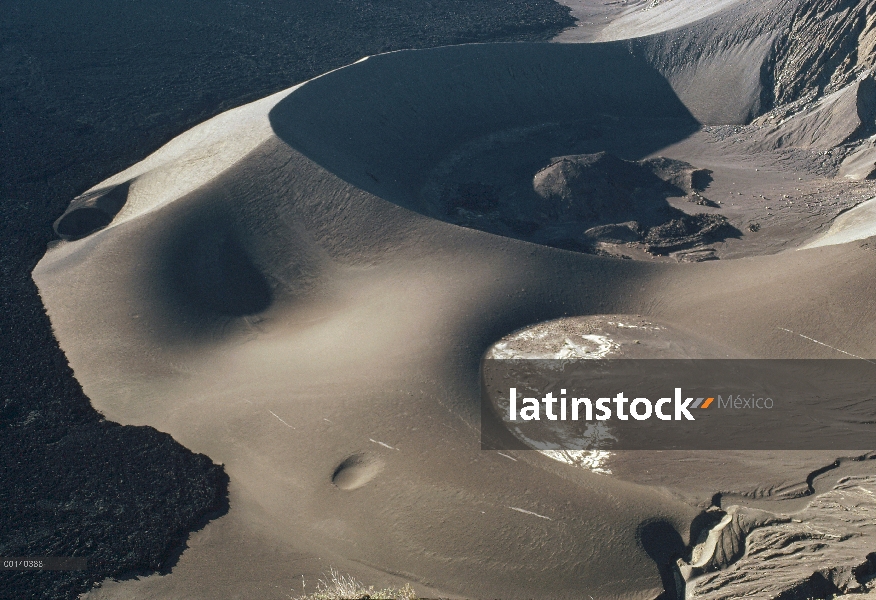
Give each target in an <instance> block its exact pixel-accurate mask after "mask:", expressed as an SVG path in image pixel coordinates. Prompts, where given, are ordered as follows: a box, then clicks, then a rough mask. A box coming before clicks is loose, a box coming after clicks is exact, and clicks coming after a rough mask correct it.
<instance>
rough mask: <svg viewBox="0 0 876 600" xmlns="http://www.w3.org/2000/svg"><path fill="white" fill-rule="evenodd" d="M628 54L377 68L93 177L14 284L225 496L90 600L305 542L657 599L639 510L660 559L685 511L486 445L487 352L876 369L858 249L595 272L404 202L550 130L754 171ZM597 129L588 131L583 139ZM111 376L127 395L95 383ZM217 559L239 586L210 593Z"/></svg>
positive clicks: (82, 359) (568, 589) (458, 55)
mask: <svg viewBox="0 0 876 600" xmlns="http://www.w3.org/2000/svg"><path fill="white" fill-rule="evenodd" d="M629 49H630V46H629V44H628V43H626V42H619V43H611V44H599V45H577V46H567V45H559V44H544V45H537V44H536V45H527V44H519V45H518V44H513V45H473V46H463V47H451V48H441V49H435V50H430V51H418V52H398V53H392V54H387V55H381V56H376V57H372V58H369V59H367V60H364V61H361V62H359V63H356V64H355V65H352V66H350V67H347V68H344V69H341V70H338V71H334V72H332V73H329V74H327V75H325V76H322V77H320V78H317V79H315V80H312V81H310V82H308V83H306V84H305V85H303V86H300V87H297V88H294V89H292V90H289V91H287V92H283V93H280V94H278V95H276V96H274V97H270V98H267V99H265V100H263V101H260V102H258V103H254V104H252V105H249V106H246V107H243V108H241V109H238V110H236V111H233V112H230V113H226V114H225V115H222V116H221V117H219V118H217V119H216V120H214V121H212V122H208V123H206V124H204V125H202V126H200V127H199V128H196V129H195V130H193V131H191V132H189V133H188V134H186V135H184V136H181V137H180V138H178V139H177V140H175V141H174V142H173V143H171V144H169V145H168V146H167V147H166V148H164V149H163V150H162V151H160V152H158V153H156V154H155V155H153V156H152V157H150V158H149V159H147V160H146V161H144V162H143V163H141V164H139V165H136V166H135V167H132V169H130V170H128V171H125V172H123V173H120V174H119V175H117V176H115V177H113V178H111V179H110V180H107V181H106V182H104V183H103V184H101V185H100V186H98V188H97V190H95V191H96V192H97V191H100V190H103V192H109V191H110V190H111V189H114V188H115V187H116V186H120V185H128V188H127V196H126V202H125V204H124V206H123V207H121V209H120V211H119V212H118V213H117V215H116V216H115V217H114V219H113V220H112V222H111V223H110V225H109V226H108V227H106V228H104V229H101V230H99V231H97V232H95V233H92V234H90V235H87V236H85V237H83V238H82V239H79V240H77V241H69V242H63V243H60V244H58V245H56V246H55V247H54V248H52V249H51V250H50V251H49V253H48V254H47V256H46V257H45V258H44V260H43V261H41V263H40V265H39V266H38V267H37V269H36V270H35V271H34V278H35V280H36V281H37V284H38V285H39V287H40V291H41V294H42V297H43V299H44V301H45V303H46V305H47V306H48V309H49V312H50V315H51V318H52V320H53V324H54V325H55V327H56V329H57V331H58V336H59V338H60V340H61V344H62V347H63V348H64V350H65V352H66V353H67V355H68V357H69V358H70V360H71V364H73V366H74V368H75V370H76V374H77V377H78V378H79V379H80V381H82V382H83V385H84V386H85V390H86V392H87V393H88V394H89V396H90V397H91V398H92V400H93V402H94V403H95V405H96V406H98V407H99V408H100V409H101V410H103V411H105V412H106V413H107V414H108V415H109V416H111V417H113V418H116V419H118V420H120V421H122V422H126V423H151V424H153V425H154V426H156V427H158V428H159V429H162V430H164V431H168V432H170V433H172V434H173V435H174V436H175V437H176V438H177V439H179V440H180V441H181V442H183V443H184V444H186V445H187V446H189V447H191V448H193V449H196V450H198V451H202V452H205V453H206V454H207V455H208V456H211V457H212V458H214V460H221V461H222V462H223V463H224V464H225V465H226V468H227V469H228V472H229V475H230V477H231V505H232V507H233V508H232V510H231V511H230V512H229V515H228V516H227V517H226V518H225V519H223V520H221V523H220V522H217V523H216V524H215V527H214V528H213V529H212V530H211V531H212V532H214V534H213V536H212V537H211V536H210V535H208V534H207V533H206V532H205V535H204V536H202V537H199V538H198V539H196V540H195V541H193V550H192V551H190V552H189V553H187V554H186V555H184V557H183V560H182V561H181V564H180V568H179V569H178V570H177V572H175V573H172V574H171V575H170V576H168V577H167V578H161V579H149V580H145V581H142V582H138V583H131V584H127V585H128V586H130V587H126V586H117V587H115V588H114V589H113V593H115V594H116V595H117V596H118V595H119V594H122V595H124V594H128V595H135V594H141V595H143V594H149V595H152V596H155V597H174V596H180V595H185V596H187V597H217V596H222V595H225V596H233V595H234V594H238V595H239V594H244V595H246V594H249V595H254V594H259V595H261V596H266V595H267V594H269V593H276V589H275V588H274V586H281V585H291V584H290V583H289V582H291V581H294V580H297V579H298V578H299V577H300V576H301V575H302V574H303V575H304V576H305V579H306V580H309V581H311V582H313V580H314V579H315V578H316V577H317V576H318V575H319V574H320V573H321V572H322V571H324V570H325V568H326V564H325V562H321V561H320V560H319V558H320V557H322V559H323V561H330V562H331V564H332V565H333V566H336V567H339V568H341V569H343V570H345V571H349V572H351V573H354V574H356V575H358V576H359V577H360V578H362V579H363V580H367V581H372V582H375V583H378V584H379V583H382V582H386V583H389V584H391V583H396V582H399V581H401V580H405V579H410V580H413V581H414V582H415V583H417V584H418V585H420V586H422V589H425V590H427V591H428V590H436V591H437V592H438V593H449V594H455V595H475V596H487V595H489V596H497V597H506V598H514V597H553V598H556V597H564V596H568V597H572V596H577V595H580V594H581V590H587V591H588V592H589V593H591V595H594V597H597V596H598V597H621V596H624V597H631V596H632V597H636V596H638V597H655V596H657V595H658V594H659V593H661V592H663V591H668V592H670V593H672V592H677V591H678V590H677V589H664V588H667V586H671V585H672V584H671V582H667V581H666V580H665V578H664V577H662V576H661V575H662V574H665V571H664V573H661V571H662V570H663V568H664V567H665V564H656V563H655V558H654V556H657V557H658V558H659V561H665V560H667V559H668V558H669V556H666V555H664V554H661V553H657V554H656V555H655V554H654V552H649V551H648V549H645V548H643V547H642V546H641V545H640V543H639V541H638V539H639V537H640V532H641V531H642V528H643V527H644V526H645V525H646V524H648V523H655V522H657V523H660V524H661V525H660V526H659V527H658V529H659V530H660V531H663V532H665V533H666V534H667V535H668V536H669V538H671V539H672V540H673V543H674V544H675V545H676V546H678V547H683V546H684V545H685V544H686V543H687V542H689V541H690V540H689V531H690V527H691V524H692V523H693V521H694V519H695V518H696V516H697V515H698V514H699V512H700V509H699V508H697V507H696V506H695V505H696V502H690V501H689V502H685V501H683V500H682V499H680V498H679V497H678V496H677V495H676V496H669V495H666V493H665V492H663V491H660V490H659V489H658V488H656V487H648V486H640V485H636V484H634V483H629V482H628V481H624V480H621V479H613V478H606V477H603V476H601V475H597V474H593V473H587V472H582V471H581V470H578V469H575V468H573V467H572V466H570V465H562V464H557V463H555V462H553V461H551V460H550V459H548V458H546V457H542V456H527V457H521V458H520V459H519V460H517V461H512V460H509V459H507V458H505V457H501V456H492V455H491V456H484V455H483V454H481V453H480V452H479V451H478V450H477V433H476V431H477V420H476V415H477V399H478V382H477V365H478V361H479V359H480V357H481V356H482V355H483V353H484V351H485V350H486V349H487V347H488V346H489V345H490V344H491V343H493V342H494V341H496V340H498V339H500V338H501V337H503V336H504V335H505V334H507V333H508V332H510V331H513V330H514V329H517V328H519V327H523V326H525V325H529V324H532V323H535V322H539V321H544V320H547V319H552V318H557V317H562V316H565V315H575V314H611V313H621V314H624V313H625V314H630V313H632V314H642V315H646V316H653V317H655V318H660V319H662V320H663V321H665V322H666V323H669V324H674V326H676V327H679V328H680V329H682V330H684V331H687V332H689V333H690V334H691V335H693V336H695V337H698V338H713V339H720V340H721V342H722V344H724V345H726V346H727V347H728V348H730V349H731V350H733V351H735V352H739V353H741V354H743V355H745V356H751V357H824V358H832V357H835V353H836V350H834V349H833V348H842V350H843V351H846V352H849V353H852V354H856V355H858V356H872V355H873V353H874V349H873V346H872V340H873V339H874V337H873V334H874V333H876V332H874V330H873V327H874V326H873V323H874V319H873V317H874V314H873V313H874V307H873V305H872V302H870V301H869V297H870V295H871V294H872V281H871V278H870V277H869V273H870V272H871V271H872V268H873V266H874V262H876V255H874V254H873V253H872V251H871V250H869V249H868V247H866V245H864V244H861V243H853V244H846V245H828V246H823V247H819V248H813V249H810V250H804V251H800V252H784V253H779V254H775V255H771V256H749V257H748V258H744V259H739V260H721V261H713V262H711V263H701V264H669V263H658V262H656V261H649V262H643V261H618V260H612V259H606V258H600V257H594V256H589V255H586V254H579V253H570V252H565V251H561V250H556V249H552V248H548V247H544V246H538V245H533V244H529V243H525V242H522V241H519V240H514V239H508V238H503V237H498V236H494V235H490V234H487V233H484V232H480V231H476V230H473V229H465V228H459V227H456V226H454V225H451V224H448V223H445V222H442V221H441V220H440V219H438V218H435V217H436V216H438V214H437V213H438V211H439V207H435V206H432V205H430V204H429V202H428V196H427V195H423V194H422V193H421V191H422V189H423V187H424V186H425V185H426V184H427V183H428V182H429V180H430V178H431V177H433V176H434V174H435V173H436V172H438V171H440V168H441V166H442V164H444V161H445V159H447V158H448V155H449V154H452V153H454V152H455V151H457V150H458V149H459V148H461V147H465V148H471V147H473V146H472V144H473V145H474V146H477V145H478V140H484V139H486V140H487V142H489V140H490V139H492V138H491V137H490V136H491V135H494V134H503V133H504V134H508V135H507V136H506V138H509V139H516V138H515V136H516V133H515V132H520V131H521V130H524V131H530V130H532V128H535V129H536V130H537V131H538V128H539V126H540V125H543V124H545V123H549V124H556V125H558V130H560V131H568V132H572V134H573V135H572V136H571V138H572V139H571V143H572V144H573V145H574V144H575V143H577V139H579V137H580V138H583V139H586V140H587V141H588V143H592V144H596V145H597V146H601V147H599V148H597V150H615V151H616V152H618V153H621V154H623V155H624V157H625V158H627V159H637V158H644V157H646V156H648V155H651V154H655V153H657V152H661V153H667V154H669V153H676V154H685V153H688V156H686V157H685V156H678V157H677V158H678V159H679V160H685V158H687V159H689V161H693V158H692V157H691V154H692V153H697V154H696V156H698V157H699V158H700V160H702V159H703V158H705V159H708V160H711V161H713V162H715V163H716V164H714V165H713V166H714V167H715V168H714V170H713V175H714V177H715V179H714V182H713V183H712V186H714V187H716V188H719V189H720V186H723V185H726V184H728V183H729V181H728V180H727V179H725V178H726V177H729V176H730V174H732V173H738V172H744V173H747V181H748V182H749V183H751V182H753V181H756V180H757V179H758V178H759V175H754V173H757V172H759V171H757V169H758V167H757V166H756V165H755V164H754V163H751V162H749V163H746V162H736V161H730V162H729V163H728V164H724V165H723V166H722V165H719V164H717V163H718V162H719V158H720V152H719V151H718V150H723V149H724V147H723V146H721V145H720V144H717V145H715V146H713V148H717V149H718V150H716V151H714V152H712V155H711V156H709V155H708V153H704V152H703V148H704V147H706V146H708V144H706V143H705V142H703V139H702V138H703V134H702V133H701V132H699V130H700V123H699V122H698V121H697V120H696V119H695V118H694V116H693V114H692V111H691V110H689V108H688V106H689V105H696V104H697V102H698V99H699V97H698V96H697V94H696V93H694V91H692V88H688V89H686V90H685V89H681V90H678V89H674V88H673V86H672V85H671V82H670V81H669V80H668V78H666V77H664V76H663V75H661V73H660V72H659V71H658V70H657V69H655V68H654V66H653V63H652V62H649V60H648V59H647V57H646V56H645V55H644V54H642V53H636V52H633V53H631V52H630V51H629ZM724 83H725V82H722V81H719V80H715V81H714V84H715V85H716V86H721V85H724ZM748 101H749V99H748V98H747V97H745V98H742V99H738V100H733V99H732V98H728V99H727V101H726V104H725V105H723V106H722V107H719V108H720V109H721V110H724V111H725V112H726V114H737V113H739V112H740V111H741V110H742V109H743V108H745V109H746V110H748V109H747V108H746V107H750V105H749V104H747V102H748ZM643 107H644V108H646V110H643ZM740 107H741V108H740ZM593 126H599V127H606V128H607V132H608V133H609V134H610V135H602V136H600V137H595V138H594V137H593V136H590V137H588V136H586V135H582V136H577V135H576V134H577V133H579V132H582V129H583V131H584V132H585V133H586V131H588V128H590V127H593ZM509 132H510V133H509ZM549 133H550V132H549ZM500 137H502V136H501V135H500ZM506 138H502V139H506ZM543 141H544V148H543V150H539V152H544V153H545V154H544V156H545V157H550V156H552V155H557V154H560V155H562V154H567V152H562V153H560V152H555V150H556V149H557V147H556V145H557V144H559V145H563V146H564V148H565V147H567V146H565V144H566V141H568V139H567V138H566V139H564V138H563V137H562V136H561V137H559V138H553V137H552V134H551V135H547V137H546V139H545V140H543ZM552 144H553V146H552ZM686 144H687V145H686ZM487 145H489V144H487ZM512 146H513V144H512ZM527 148H528V149H531V148H533V146H527ZM552 151H553V152H552ZM545 164H548V163H545ZM542 166H544V165H542ZM752 171H754V172H752ZM792 175H793V177H792ZM796 175H798V173H797V171H795V170H793V169H787V170H786V171H781V170H780V169H778V167H776V168H775V169H774V170H773V172H772V174H771V175H769V177H770V178H772V179H769V178H768V177H767V175H765V176H764V177H765V178H767V179H768V180H769V181H771V182H772V183H771V184H772V185H779V184H781V183H782V182H783V181H784V180H783V179H782V177H785V176H788V177H789V178H792V179H793V180H794V181H798V180H799V179H800V178H798V177H796ZM807 177H809V179H812V176H811V175H810V174H807ZM740 181H746V179H740ZM710 189H711V186H710ZM744 208H745V207H743V209H744ZM740 210H742V209H740ZM433 211H435V212H433ZM74 212H75V211H74ZM813 229H814V226H813ZM764 231H765V232H768V231H769V230H768V229H765V230H764ZM808 234H809V235H811V234H812V231H809V232H808ZM743 243H746V244H748V243H749V242H746V241H745V240H743ZM747 248H748V249H747V250H746V252H747V253H748V254H750V255H755V254H759V253H760V252H759V250H758V248H757V245H756V244H749V246H747ZM752 248H754V249H752ZM728 289H729V290H733V291H734V292H735V293H734V294H728V293H727V290H728ZM254 290H257V291H258V290H260V291H258V293H253V291H254ZM836 298H842V299H843V302H841V303H837V302H835V299H836ZM826 314H829V315H830V319H825V318H824V316H825V315H826ZM74 324H75V326H74ZM85 332H88V335H87V337H86V336H85ZM795 332H800V333H801V334H804V335H796V333H795ZM813 339H816V340H820V341H823V343H821V344H819V343H813V342H812V341H811V340H813ZM108 365H111V366H112V368H111V369H109V370H107V366H108ZM119 386H123V387H124V389H125V390H127V393H126V395H125V396H124V397H119V396H118V395H114V394H110V393H109V391H110V390H111V389H118V387H119ZM192 415H197V416H196V417H193V416H192ZM436 432H440V433H436ZM314 449H315V450H316V451H315V452H314ZM290 457H295V459H294V460H292V461H290ZM823 459H824V457H811V456H810V457H805V456H803V457H798V459H797V460H798V461H801V462H805V461H806V460H810V461H811V460H819V461H821V460H823ZM362 465H364V467H362ZM783 467H784V465H781V466H779V467H777V468H783ZM348 468H349V469H352V470H355V471H357V472H356V473H351V474H350V476H349V477H346V476H344V477H342V478H341V480H342V482H355V483H354V484H351V485H348V484H347V483H343V485H335V484H334V483H333V481H332V479H333V476H335V475H336V474H337V473H338V470H339V469H341V471H343V470H346V469H348ZM761 468H763V469H765V470H764V477H767V478H769V477H777V476H779V474H778V473H776V472H775V471H770V468H769V467H768V466H767V465H761ZM795 468H796V469H800V468H801V467H800V463H799V462H798V463H797V464H796V467H795ZM631 479H635V477H632V478H631ZM734 479H738V480H740V481H741V480H747V479H748V476H747V474H746V473H741V472H740V473H735V472H734V473H726V474H724V479H723V485H728V486H732V485H733V481H734ZM804 479H805V476H804ZM737 485H742V484H741V483H739V481H737ZM388 490H390V491H389V492H388ZM680 495H681V497H688V498H690V496H691V494H689V493H687V492H685V491H684V489H683V486H681V492H680ZM517 509H521V510H523V511H528V512H520V511H519V510H517ZM531 513H536V514H535V515H533V514H531ZM539 516H541V517H546V518H539ZM637 532H638V533H637ZM670 532H671V534H670ZM378 539H379V540H381V543H380V544H378V545H375V540H378ZM521 540H522V541H521ZM257 547H268V548H271V549H272V554H273V556H268V557H265V556H263V554H257V553H256V552H255V551H254V550H253V549H254V548H257ZM676 549H678V548H676ZM670 550H671V548H670ZM256 555H258V556H259V560H257V561H255V560H253V558H252V557H253V556H256ZM263 558H265V560H261V559H263ZM659 561H658V562H659ZM255 563H258V564H255ZM216 564H223V565H228V568H229V572H230V573H232V575H230V576H229V578H228V579H227V580H221V581H216V582H214V583H215V585H213V584H211V583H205V582H204V581H203V577H199V576H200V575H201V574H203V573H205V572H206V570H208V569H210V568H213V566H215V565H216ZM236 564H247V565H248V566H247V570H248V573H244V572H242V569H239V568H237V569H234V568H232V565H236ZM199 580H200V581H199ZM272 589H273V590H274V591H273V592H271V590H272Z"/></svg>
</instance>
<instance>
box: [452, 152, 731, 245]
mask: <svg viewBox="0 0 876 600" xmlns="http://www.w3.org/2000/svg"><path fill="white" fill-rule="evenodd" d="M710 182H711V175H710V171H708V170H707V169H697V168H695V167H693V166H692V165H690V164H688V163H686V162H683V161H678V160H673V159H669V158H664V157H656V158H650V159H646V160H641V161H627V160H623V159H621V158H618V157H617V156H614V155H612V154H609V153H607V152H599V153H596V154H578V155H570V156H563V157H559V158H557V159H555V160H554V161H553V162H551V164H549V165H548V166H547V167H544V168H543V169H541V170H540V171H538V172H537V173H536V174H535V177H534V178H533V180H532V189H531V191H532V192H534V194H528V195H525V196H524V195H522V194H503V190H501V189H500V188H497V187H495V186H491V185H488V184H485V183H481V182H467V183H460V184H457V185H456V186H454V187H452V188H449V189H446V190H445V193H444V196H443V201H444V202H445V206H446V209H447V214H448V215H450V216H451V218H452V220H453V221H454V222H455V223H457V224H458V225H463V226H465V227H471V228H474V229H481V230H484V231H489V232H492V233H497V234H500V235H507V236H511V237H517V238H520V239H525V240H527V241H530V242H534V243H539V244H544V245H547V246H553V247H556V248H563V249H566V250H575V251H579V252H595V253H600V254H602V253H604V248H603V246H604V245H605V244H609V245H611V244H614V245H620V244H624V245H628V246H638V247H640V248H642V249H643V250H645V251H647V252H649V253H651V254H659V255H664V254H669V253H670V252H675V251H678V250H683V249H687V248H693V247H696V246H701V245H703V244H707V243H710V242H715V241H720V240H722V239H725V238H727V237H731V236H734V235H737V234H738V233H739V232H738V231H737V230H736V229H735V228H734V227H732V226H731V225H730V224H729V223H728V222H727V219H726V218H725V217H724V216H722V215H719V214H706V213H700V214H688V213H686V212H684V211H681V210H679V209H677V208H675V207H673V206H672V205H670V204H669V202H668V201H667V198H669V197H686V198H687V199H688V200H689V201H690V202H694V203H696V204H699V205H704V206H712V207H716V206H718V205H717V204H715V203H713V202H711V201H709V200H707V199H706V198H704V197H703V196H702V195H701V193H700V192H702V191H703V190H705V188H706V187H708V185H709V183H710Z"/></svg>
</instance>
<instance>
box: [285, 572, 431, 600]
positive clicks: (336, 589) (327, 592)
mask: <svg viewBox="0 0 876 600" xmlns="http://www.w3.org/2000/svg"><path fill="white" fill-rule="evenodd" d="M302 587H303V586H302ZM290 598H292V599H293V600H417V594H416V593H415V592H414V588H412V587H411V585H410V584H407V583H406V584H405V586H404V587H403V588H401V589H396V588H384V589H381V590H375V589H374V587H373V586H369V587H367V588H366V587H365V586H364V585H363V584H362V583H361V582H359V581H357V580H356V579H355V578H353V577H352V576H350V575H343V574H342V573H340V572H339V571H338V570H337V569H334V568H332V569H331V570H330V571H329V574H328V575H327V576H326V577H325V579H320V580H319V582H318V583H317V584H316V592H314V593H313V594H303V595H301V596H290Z"/></svg>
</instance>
